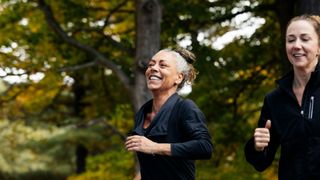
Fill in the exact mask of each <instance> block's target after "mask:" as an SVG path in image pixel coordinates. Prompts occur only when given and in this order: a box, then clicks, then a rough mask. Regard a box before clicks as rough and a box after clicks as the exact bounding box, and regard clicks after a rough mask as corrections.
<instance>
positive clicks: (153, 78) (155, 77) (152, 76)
mask: <svg viewBox="0 0 320 180" xmlns="http://www.w3.org/2000/svg"><path fill="white" fill-rule="evenodd" d="M161 79H162V78H161V77H160V76H156V75H150V76H149V80H161Z"/></svg>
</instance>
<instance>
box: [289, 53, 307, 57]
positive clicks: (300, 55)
mask: <svg viewBox="0 0 320 180" xmlns="http://www.w3.org/2000/svg"><path fill="white" fill-rule="evenodd" d="M292 56H293V57H302V56H305V54H304V53H293V54H292Z"/></svg>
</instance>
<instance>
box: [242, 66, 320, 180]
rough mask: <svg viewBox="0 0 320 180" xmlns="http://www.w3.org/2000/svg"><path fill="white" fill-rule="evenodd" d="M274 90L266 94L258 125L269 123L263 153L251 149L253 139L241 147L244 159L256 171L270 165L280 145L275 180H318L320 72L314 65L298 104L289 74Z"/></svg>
mask: <svg viewBox="0 0 320 180" xmlns="http://www.w3.org/2000/svg"><path fill="white" fill-rule="evenodd" d="M277 82H278V88H276V89H275V90H273V91H272V92H271V93H269V94H267V95H266V97H265V99H264V104H263V107H262V110H261V115H260V119H259V123H258V126H259V127H264V126H265V123H266V121H267V120H268V119H270V120H271V129H270V136H271V139H270V142H269V145H268V147H267V148H266V149H265V150H264V151H263V152H257V151H255V150H254V142H253V138H251V139H250V140H249V141H248V142H247V144H246V146H245V156H246V159H247V161H248V162H249V163H251V164H252V165H253V166H254V167H255V169H256V170H258V171H263V170H265V169H266V168H267V167H268V166H270V164H271V163H272V161H273V159H274V157H275V154H276V151H277V148H278V147H279V146H281V152H280V161H279V171H278V176H279V179H281V180H282V179H285V180H295V179H299V180H302V179H303V180H311V179H320V72H319V67H318V66H317V67H316V69H315V71H314V72H312V74H311V78H310V80H309V82H308V83H307V85H306V87H305V91H304V94H303V98H302V105H301V106H299V104H298V101H297V99H296V97H295V95H294V93H293V90H292V83H293V71H292V72H290V73H289V74H287V75H286V76H284V77H283V78H281V79H280V80H278V81H277Z"/></svg>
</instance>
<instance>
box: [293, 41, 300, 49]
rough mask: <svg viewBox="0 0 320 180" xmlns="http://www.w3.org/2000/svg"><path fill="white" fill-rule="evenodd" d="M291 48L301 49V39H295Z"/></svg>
mask: <svg viewBox="0 0 320 180" xmlns="http://www.w3.org/2000/svg"><path fill="white" fill-rule="evenodd" d="M293 49H301V41H300V40H296V41H295V42H294V44H293Z"/></svg>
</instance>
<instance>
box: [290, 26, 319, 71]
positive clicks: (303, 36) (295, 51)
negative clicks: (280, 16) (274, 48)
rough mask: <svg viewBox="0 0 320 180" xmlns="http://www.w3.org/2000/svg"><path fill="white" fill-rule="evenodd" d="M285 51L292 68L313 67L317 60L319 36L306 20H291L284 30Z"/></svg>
mask: <svg viewBox="0 0 320 180" xmlns="http://www.w3.org/2000/svg"><path fill="white" fill-rule="evenodd" d="M286 52H287V56H288V59H289V61H290V63H291V64H292V65H293V67H294V68H298V69H299V68H300V69H301V68H307V69H308V68H314V67H315V65H316V64H317V62H318V54H319V37H318V35H317V33H316V31H315V28H314V27H313V25H312V24H311V23H310V22H308V21H307V20H297V21H293V22H292V23H291V24H290V25H289V26H288V28H287V32H286Z"/></svg>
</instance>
